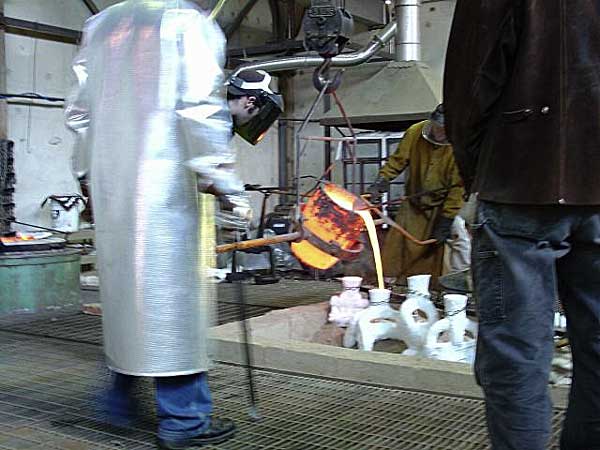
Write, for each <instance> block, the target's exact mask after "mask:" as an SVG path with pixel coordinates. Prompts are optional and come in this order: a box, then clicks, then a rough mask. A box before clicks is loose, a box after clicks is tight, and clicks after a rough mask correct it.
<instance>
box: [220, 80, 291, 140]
mask: <svg viewBox="0 0 600 450" xmlns="http://www.w3.org/2000/svg"><path fill="white" fill-rule="evenodd" d="M249 80H252V81H249ZM270 83H271V76H270V75H269V74H268V73H267V72H265V71H264V70H248V71H245V72H240V73H239V74H238V75H236V76H234V77H231V78H230V79H229V81H228V82H227V92H228V93H229V94H231V95H234V96H238V97H242V96H248V97H254V98H256V102H255V106H256V108H258V111H257V112H253V113H252V117H251V118H250V120H248V121H246V122H244V123H242V124H239V123H235V122H237V121H235V120H234V131H235V132H236V133H237V134H238V135H239V136H240V137H242V138H243V139H244V140H246V141H248V142H249V143H250V144H252V145H256V144H258V143H259V142H260V141H261V140H262V139H263V138H264V137H265V135H266V134H267V131H268V130H269V128H270V127H271V125H273V123H274V122H275V121H276V120H277V119H278V118H279V116H280V115H281V113H282V112H283V97H282V96H281V95H279V94H276V93H275V92H273V91H272V90H271V88H270V87H269V84H270Z"/></svg>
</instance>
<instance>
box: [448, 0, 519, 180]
mask: <svg viewBox="0 0 600 450" xmlns="http://www.w3.org/2000/svg"><path fill="white" fill-rule="evenodd" d="M521 12H522V10H521V0H458V1H457V4H456V10H455V13H454V20H453V23H452V29H451V32H450V40H449V43H448V52H447V57H446V69H445V75H444V106H445V111H446V132H447V134H448V137H449V139H450V142H451V143H452V145H453V148H454V154H455V158H456V162H457V164H458V167H459V170H460V173H461V176H462V178H463V180H464V182H465V186H466V188H467V190H470V188H471V185H472V183H473V181H474V179H475V175H476V168H477V161H478V157H479V153H480V149H481V148H480V147H481V144H482V142H483V140H484V138H485V135H486V132H487V129H488V127H489V126H490V117H491V116H492V115H493V113H494V111H495V109H496V108H498V103H499V100H500V99H501V97H502V93H503V90H504V87H505V86H506V84H507V82H508V80H509V79H510V76H511V71H512V66H513V60H514V55H515V53H516V51H517V47H518V41H519V29H520V20H521V16H522V14H521Z"/></svg>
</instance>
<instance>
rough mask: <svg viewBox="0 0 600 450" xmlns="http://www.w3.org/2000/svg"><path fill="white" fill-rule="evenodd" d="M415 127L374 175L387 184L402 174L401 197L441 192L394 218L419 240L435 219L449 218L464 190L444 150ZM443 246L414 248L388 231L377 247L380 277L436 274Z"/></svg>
mask: <svg viewBox="0 0 600 450" xmlns="http://www.w3.org/2000/svg"><path fill="white" fill-rule="evenodd" d="M426 123H427V121H425V122H420V123H417V124H415V125H413V126H412V127H410V128H409V129H408V130H407V131H406V134H405V135H404V138H403V139H402V141H401V142H400V144H399V145H398V149H397V150H396V152H395V153H394V154H393V155H392V156H391V157H390V159H389V160H388V162H387V163H386V165H385V166H384V167H383V168H382V169H381V171H380V172H379V174H380V175H381V176H382V177H384V178H385V179H387V180H389V181H392V180H393V179H395V178H396V177H398V175H400V174H401V173H402V172H404V170H406V169H408V172H407V174H406V175H407V176H406V185H405V195H406V196H407V197H410V196H413V195H415V194H420V193H422V192H426V191H434V190H437V189H441V188H445V190H444V191H442V192H439V193H436V194H428V195H423V196H418V197H416V198H411V199H409V200H406V201H405V202H403V203H402V205H401V206H400V210H399V211H398V214H397V216H396V218H395V220H396V222H398V223H399V224H400V225H401V226H403V227H404V228H405V229H406V230H407V231H408V232H409V233H411V234H412V235H413V236H415V237H416V238H418V239H420V240H425V239H428V238H430V237H431V232H432V230H433V227H434V224H435V221H436V219H437V217H438V216H439V215H440V214H441V215H442V216H444V217H447V218H450V219H453V218H454V217H455V216H456V215H457V214H458V211H459V210H460V208H461V206H462V204H463V196H464V188H463V187H462V181H461V178H460V175H459V172H458V168H457V166H456V163H455V161H454V155H453V152H452V147H451V146H450V145H445V146H441V145H435V144H432V143H431V142H429V141H427V140H425V139H424V138H423V136H422V130H423V126H424V125H425V124H426ZM443 252H444V246H443V245H435V244H434V245H429V246H420V245H417V244H414V243H413V242H410V241H408V240H407V239H406V238H404V237H403V236H402V235H401V234H400V233H399V232H398V231H396V230H394V229H390V230H389V231H388V234H387V236H386V238H385V241H384V246H383V268H384V273H385V276H386V277H397V278H398V279H399V280H402V279H403V278H404V277H407V276H410V275H417V274H432V275H433V278H434V279H435V278H437V277H438V276H439V275H440V274H441V270H442V260H443Z"/></svg>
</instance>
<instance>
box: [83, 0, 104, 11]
mask: <svg viewBox="0 0 600 450" xmlns="http://www.w3.org/2000/svg"><path fill="white" fill-rule="evenodd" d="M82 1H83V3H85V6H87V9H89V11H90V12H91V13H92V14H98V13H99V12H100V8H98V7H97V6H96V4H95V3H94V0H82Z"/></svg>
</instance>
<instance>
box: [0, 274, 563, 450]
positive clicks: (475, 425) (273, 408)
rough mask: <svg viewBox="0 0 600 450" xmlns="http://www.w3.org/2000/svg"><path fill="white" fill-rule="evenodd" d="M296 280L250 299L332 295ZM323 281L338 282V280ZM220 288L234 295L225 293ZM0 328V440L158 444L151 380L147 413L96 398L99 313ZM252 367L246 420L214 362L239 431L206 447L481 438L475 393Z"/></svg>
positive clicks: (350, 447) (85, 447)
mask: <svg viewBox="0 0 600 450" xmlns="http://www.w3.org/2000/svg"><path fill="white" fill-rule="evenodd" d="M298 284H301V285H303V289H302V292H298V291H297V290H295V289H296V286H292V287H291V288H289V285H288V286H286V284H281V285H279V286H278V285H275V286H273V285H272V286H263V287H260V289H249V291H251V292H252V293H250V292H249V295H248V297H249V303H250V304H252V305H253V306H255V307H261V308H266V309H267V310H268V309H272V308H273V307H284V306H291V305H289V304H287V305H286V303H289V302H291V300H292V298H293V297H294V296H296V302H297V299H298V298H302V299H303V302H306V301H315V300H311V293H314V294H319V295H313V297H314V298H315V299H318V301H322V299H323V296H325V295H330V293H329V292H327V293H325V292H323V291H324V290H326V289H323V288H324V287H325V288H327V286H317V287H313V290H312V291H311V289H310V288H309V285H310V283H307V282H302V283H298ZM276 286H278V288H276ZM257 288H258V287H257ZM267 289H268V290H267ZM286 289H287V290H286ZM331 289H334V290H335V289H337V284H333V287H331ZM306 293H308V295H305V294H306ZM252 296H254V297H252ZM220 299H221V300H222V301H229V300H230V298H228V297H226V296H225V294H224V295H222V296H221V297H220ZM307 299H308V300H307ZM297 304H298V303H297ZM225 305H228V306H227V307H226V308H225V309H223V310H222V312H221V313H222V314H227V311H228V308H229V307H232V308H233V309H232V310H231V311H233V313H234V314H236V315H237V305H235V303H225ZM275 305H277V306H275ZM255 312H256V311H255ZM233 313H232V314H233ZM223 317H225V316H223ZM53 318H54V320H53ZM234 318H235V317H234ZM0 328H2V329H4V330H7V329H8V328H12V329H13V330H14V331H0V348H1V349H2V350H0V449H1V450H42V449H64V450H101V449H127V450H138V449H153V448H155V446H154V430H155V428H156V418H155V414H154V406H153V404H154V401H153V385H152V382H151V380H142V383H141V384H140V387H139V397H140V399H141V400H142V410H143V411H144V419H143V421H141V422H140V423H138V424H136V425H135V426H134V427H130V428H116V427H113V426H110V425H108V424H106V423H105V422H104V421H103V420H102V417H101V416H100V414H99V413H98V412H97V411H96V410H95V408H94V398H95V396H97V395H98V394H99V393H100V392H101V391H102V389H104V388H105V386H106V384H107V380H108V378H107V376H108V374H107V371H106V369H105V368H104V365H103V355H102V349H101V347H100V346H99V345H98V342H99V339H100V334H99V333H100V318H98V317H93V316H85V315H83V314H77V313H75V314H74V311H71V312H69V311H60V314H59V312H55V313H54V314H52V313H51V312H49V313H45V315H27V318H26V319H22V320H21V322H15V321H12V322H9V321H8V320H7V319H6V318H4V319H0ZM41 335H46V336H53V337H52V338H49V337H42V336H41ZM90 344H93V345H90ZM255 373H256V378H257V384H258V391H259V400H260V406H259V408H260V412H261V414H262V416H263V420H261V421H260V422H252V421H250V420H249V418H248V415H247V411H248V405H247V398H246V380H245V370H244V369H242V368H240V367H235V366H229V365H223V364H218V365H216V367H215V369H214V370H213V371H211V372H210V383H211V390H212V393H213V398H214V400H215V410H216V413H217V414H219V415H221V416H225V417H231V418H233V419H234V420H235V421H236V422H237V424H238V427H239V431H238V434H237V435H236V437H235V438H234V439H232V440H231V441H228V442H227V443H224V444H221V445H219V446H212V447H204V448H206V449H209V450H259V449H261V450H267V449H270V450H384V449H387V450H488V449H489V446H488V443H487V436H486V430H485V419H484V414H483V402H481V401H479V400H473V399H468V398H461V397H451V396H445V395H436V394H426V393H418V392H410V391H404V390H401V389H386V388H379V387H373V386H368V385H361V384H354V383H347V382H339V381H332V380H324V379H316V378H310V377H305V376H301V375H289V374H281V373H274V372H269V371H256V372H255ZM442 382H443V381H442ZM561 418H562V411H558V410H557V411H556V413H555V417H554V430H555V433H554V443H553V447H552V449H553V450H557V449H558V445H557V441H558V430H559V427H560V421H561Z"/></svg>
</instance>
